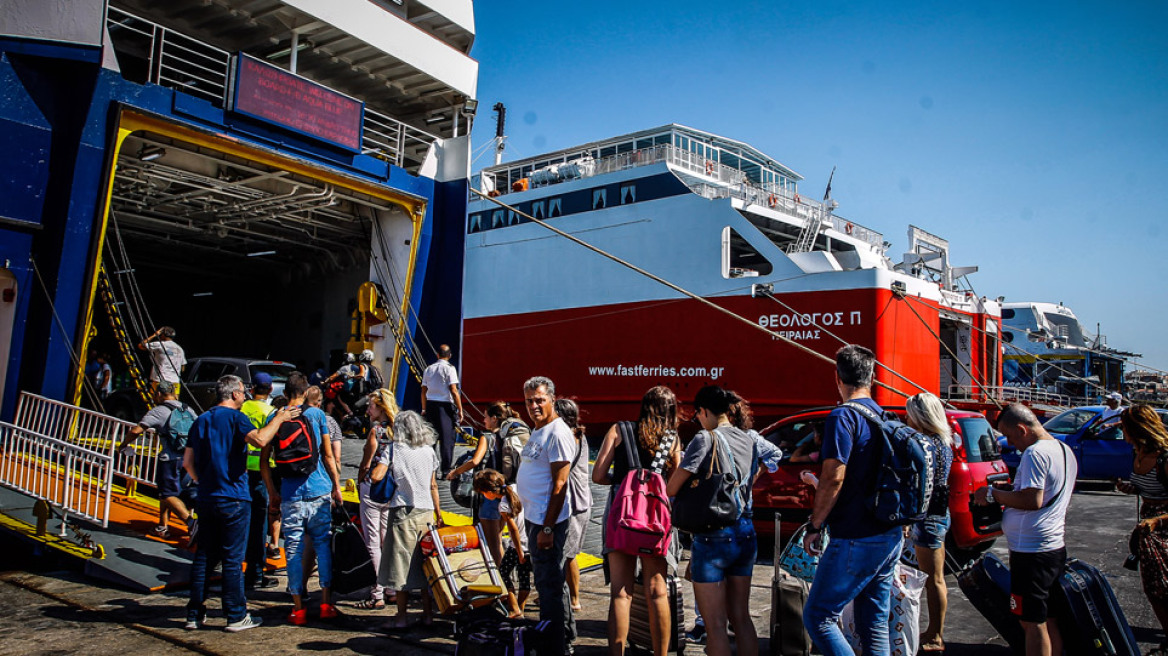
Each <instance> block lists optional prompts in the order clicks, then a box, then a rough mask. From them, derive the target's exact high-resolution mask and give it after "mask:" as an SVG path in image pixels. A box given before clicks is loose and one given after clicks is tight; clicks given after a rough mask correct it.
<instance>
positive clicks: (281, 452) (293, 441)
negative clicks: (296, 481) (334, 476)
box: [272, 415, 320, 476]
mask: <svg viewBox="0 0 1168 656" xmlns="http://www.w3.org/2000/svg"><path fill="white" fill-rule="evenodd" d="M273 442H275V448H274V449H273V453H272V459H273V460H275V461H276V469H277V471H279V472H280V475H281V476H308V475H309V474H311V473H312V472H314V471H316V465H317V462H319V460H320V449H319V448H318V446H317V443H316V437H315V436H314V435H313V434H312V427H311V426H309V423H308V419H307V418H306V417H305V416H304V415H300V416H299V417H297V418H295V419H289V420H287V421H285V422H284V423H282V424H280V427H279V428H277V429H276V437H274V438H273Z"/></svg>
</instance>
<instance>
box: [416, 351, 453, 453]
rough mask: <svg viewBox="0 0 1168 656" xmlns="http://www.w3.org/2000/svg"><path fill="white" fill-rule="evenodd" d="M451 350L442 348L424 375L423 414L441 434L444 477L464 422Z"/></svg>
mask: <svg viewBox="0 0 1168 656" xmlns="http://www.w3.org/2000/svg"><path fill="white" fill-rule="evenodd" d="M452 355H453V353H452V352H451V350H450V347H449V346H447V345H446V344H442V345H441V346H439V347H438V361H437V362H435V363H434V364H432V365H430V366H429V367H426V371H424V372H422V414H423V415H424V416H425V417H426V421H428V422H430V425H431V426H433V427H434V428H435V429H437V431H438V437H439V441H438V442H439V450H438V455H439V456H440V458H441V461H442V465H441V466H442V471H441V476H445V475H446V473H447V472H449V471H450V466H451V463H452V461H453V460H454V433H455V428H456V427H457V426H458V425H459V424H461V423H462V395H461V394H460V393H459V391H458V371H457V370H456V369H455V368H454V365H452V364H450V357H451V356H452Z"/></svg>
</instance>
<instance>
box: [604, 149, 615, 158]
mask: <svg viewBox="0 0 1168 656" xmlns="http://www.w3.org/2000/svg"><path fill="white" fill-rule="evenodd" d="M615 154H616V146H606V147H604V148H601V149H600V156H601V158H604V157H612V156H613V155H615Z"/></svg>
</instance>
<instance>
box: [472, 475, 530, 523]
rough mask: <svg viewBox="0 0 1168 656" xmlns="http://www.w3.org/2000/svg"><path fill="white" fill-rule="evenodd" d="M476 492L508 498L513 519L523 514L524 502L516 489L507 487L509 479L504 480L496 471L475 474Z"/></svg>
mask: <svg viewBox="0 0 1168 656" xmlns="http://www.w3.org/2000/svg"><path fill="white" fill-rule="evenodd" d="M474 491H475V492H478V493H479V494H482V493H484V492H490V493H492V494H499V495H502V496H505V497H507V504H508V505H510V506H511V516H512V517H514V516H516V515H518V514H519V513H521V512H523V502H521V501H520V500H519V495H518V494H516V493H515V489H514V488H512V487H511V486H510V485H507V479H506V478H503V475H502V474H500V473H499V472H497V471H495V470H494V469H484V470H482V471H481V472H479V473H477V474H475V476H474Z"/></svg>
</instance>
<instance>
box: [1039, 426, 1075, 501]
mask: <svg viewBox="0 0 1168 656" xmlns="http://www.w3.org/2000/svg"><path fill="white" fill-rule="evenodd" d="M1055 443H1057V444H1058V445H1059V448H1060V450H1061V451H1062V452H1063V484H1062V487H1060V488H1059V491H1058V492H1056V493H1055V495H1054V496H1053V497H1051V498H1050V501H1047V502H1046V503H1044V504H1042V508H1049V507H1051V506H1053V505H1054V502H1055V501H1056V500H1058V499H1059V497H1061V496H1062V495H1063V490H1066V489H1067V449H1069V448H1070V447H1068V446H1067V445H1065V444H1063V443H1062V442H1061V441H1059V440H1055ZM1042 508H1040V510H1041V509H1042Z"/></svg>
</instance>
